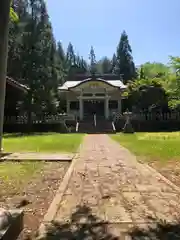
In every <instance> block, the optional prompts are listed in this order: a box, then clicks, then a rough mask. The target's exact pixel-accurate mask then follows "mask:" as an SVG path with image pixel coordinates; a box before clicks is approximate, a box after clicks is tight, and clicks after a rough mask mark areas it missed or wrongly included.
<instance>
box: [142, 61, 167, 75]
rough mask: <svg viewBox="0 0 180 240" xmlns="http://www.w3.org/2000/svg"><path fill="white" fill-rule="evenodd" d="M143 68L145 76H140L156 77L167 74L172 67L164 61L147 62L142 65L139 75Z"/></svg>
mask: <svg viewBox="0 0 180 240" xmlns="http://www.w3.org/2000/svg"><path fill="white" fill-rule="evenodd" d="M142 70H143V75H144V76H143V77H142V76H140V78H144V77H147V78H154V77H163V76H167V75H168V74H169V73H170V68H169V67H168V66H166V65H165V64H163V63H157V62H153V63H150V62H147V63H145V64H142V65H141V68H140V71H139V75H141V74H142Z"/></svg>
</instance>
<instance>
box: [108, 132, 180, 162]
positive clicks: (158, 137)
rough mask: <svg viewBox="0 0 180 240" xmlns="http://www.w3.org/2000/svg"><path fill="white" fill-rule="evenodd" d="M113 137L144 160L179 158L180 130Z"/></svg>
mask: <svg viewBox="0 0 180 240" xmlns="http://www.w3.org/2000/svg"><path fill="white" fill-rule="evenodd" d="M112 138H113V139H114V140H116V141H117V142H119V143H120V144H121V145H123V146H124V147H126V148H128V149H129V150H130V151H132V152H133V153H135V154H136V155H137V156H141V157H143V159H144V160H152V161H154V160H161V161H168V160H173V159H174V160H177V159H179V156H180V148H179V144H180V132H173V133H137V134H130V135H125V134H116V135H113V136H112Z"/></svg>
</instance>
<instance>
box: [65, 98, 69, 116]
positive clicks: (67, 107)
mask: <svg viewBox="0 0 180 240" xmlns="http://www.w3.org/2000/svg"><path fill="white" fill-rule="evenodd" d="M66 112H67V114H69V113H70V101H69V100H68V99H67V100H66Z"/></svg>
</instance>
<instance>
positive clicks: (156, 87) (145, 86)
mask: <svg viewBox="0 0 180 240" xmlns="http://www.w3.org/2000/svg"><path fill="white" fill-rule="evenodd" d="M128 97H129V100H130V101H131V103H132V105H133V106H134V107H135V108H136V109H137V110H145V111H152V110H155V109H156V110H157V109H161V108H162V107H166V106H167V101H168V100H167V94H166V91H165V89H164V88H163V85H162V79H159V78H153V79H152V78H148V79H147V78H145V79H137V80H136V81H131V82H129V83H128Z"/></svg>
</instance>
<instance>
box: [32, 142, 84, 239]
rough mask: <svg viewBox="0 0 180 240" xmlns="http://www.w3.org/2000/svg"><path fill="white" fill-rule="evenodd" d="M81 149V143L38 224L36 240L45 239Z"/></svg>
mask: <svg viewBox="0 0 180 240" xmlns="http://www.w3.org/2000/svg"><path fill="white" fill-rule="evenodd" d="M81 148H82V143H81V144H80V146H79V148H78V150H77V151H76V153H75V154H74V156H73V159H72V162H71V165H70V167H69V168H68V170H67V172H66V174H65V175H64V178H63V180H62V182H61V183H60V186H59V188H58V190H57V191H56V194H55V196H54V198H53V201H52V202H51V204H50V206H49V208H48V210H47V212H46V214H45V216H44V218H43V220H42V222H41V224H40V227H39V229H38V232H37V237H36V240H43V239H46V236H47V228H48V226H50V225H51V223H52V221H53V219H54V217H55V216H56V214H57V211H58V209H59V205H60V202H61V200H62V197H63V195H64V192H65V191H66V189H67V186H68V184H69V180H70V178H71V176H72V173H73V170H74V166H75V164H76V162H77V160H78V157H79V152H80V150H81Z"/></svg>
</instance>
